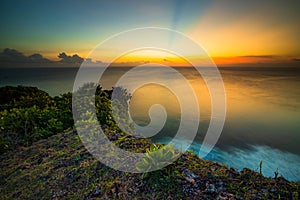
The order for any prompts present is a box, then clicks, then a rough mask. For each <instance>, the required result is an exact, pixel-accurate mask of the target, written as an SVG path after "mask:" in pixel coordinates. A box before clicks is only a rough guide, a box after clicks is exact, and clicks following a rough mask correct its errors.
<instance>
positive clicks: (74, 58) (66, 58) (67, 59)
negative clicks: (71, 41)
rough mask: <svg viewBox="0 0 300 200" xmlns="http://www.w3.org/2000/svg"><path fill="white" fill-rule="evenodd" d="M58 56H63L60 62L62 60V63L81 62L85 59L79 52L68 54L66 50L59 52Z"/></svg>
mask: <svg viewBox="0 0 300 200" xmlns="http://www.w3.org/2000/svg"><path fill="white" fill-rule="evenodd" d="M58 57H59V58H61V60H60V61H59V62H62V63H73V64H75V63H78V64H81V63H82V62H83V61H84V59H83V58H81V57H80V56H78V55H77V54H74V55H72V56H68V55H67V54H66V53H65V52H62V53H60V54H58Z"/></svg>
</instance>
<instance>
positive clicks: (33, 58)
mask: <svg viewBox="0 0 300 200" xmlns="http://www.w3.org/2000/svg"><path fill="white" fill-rule="evenodd" d="M28 58H29V59H30V60H31V62H34V63H51V62H52V61H51V60H49V59H47V58H44V57H43V56H42V55H41V54H38V53H36V54H32V55H30V56H28Z"/></svg>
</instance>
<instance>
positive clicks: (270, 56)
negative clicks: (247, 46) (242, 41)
mask: <svg viewBox="0 0 300 200" xmlns="http://www.w3.org/2000/svg"><path fill="white" fill-rule="evenodd" d="M237 57H241V58H276V57H278V56H274V55H259V56H254V55H248V56H237Z"/></svg>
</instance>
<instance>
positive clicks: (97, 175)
mask: <svg viewBox="0 0 300 200" xmlns="http://www.w3.org/2000/svg"><path fill="white" fill-rule="evenodd" d="M106 133H107V135H108V136H109V138H110V139H111V140H114V141H115V143H116V144H118V145H119V146H123V147H124V146H125V147H126V146H130V148H133V149H135V151H141V152H143V151H145V149H147V148H149V146H150V145H151V142H150V141H149V140H145V139H143V140H137V141H136V142H134V143H132V141H133V140H132V139H133V138H130V137H129V136H128V137H124V136H122V137H120V135H118V134H117V133H114V132H111V131H107V132H106ZM299 194H300V189H299V184H298V183H295V182H289V181H287V180H285V179H284V178H283V177H274V178H266V177H264V176H262V175H261V174H260V173H259V172H255V171H252V170H249V169H243V170H242V171H241V172H238V171H236V170H234V169H232V168H230V169H229V168H227V167H226V166H224V165H221V164H218V163H215V162H211V161H207V160H202V159H200V158H198V157H197V156H195V155H194V154H193V153H191V152H188V153H186V154H183V155H181V156H180V158H179V159H178V160H177V161H176V162H175V163H173V164H171V165H169V166H168V167H166V168H164V169H163V170H159V171H155V172H151V173H149V174H148V176H147V177H145V176H143V175H142V174H132V173H125V172H120V171H116V170H113V169H111V168H109V167H106V166H105V165H103V164H101V163H100V162H99V161H97V160H96V159H95V158H94V157H92V156H91V155H90V154H89V152H88V151H87V150H86V149H85V148H84V146H83V145H82V144H81V141H80V139H79V137H78V136H77V133H76V132H75V131H73V130H69V131H66V132H64V133H61V134H57V135H54V136H52V137H50V138H48V139H45V140H40V141H38V142H36V143H34V144H33V145H31V146H29V147H20V148H18V149H15V150H13V151H10V152H7V153H5V154H3V155H1V156H0V197H1V199H220V200H221V199H224V200H225V199H299Z"/></svg>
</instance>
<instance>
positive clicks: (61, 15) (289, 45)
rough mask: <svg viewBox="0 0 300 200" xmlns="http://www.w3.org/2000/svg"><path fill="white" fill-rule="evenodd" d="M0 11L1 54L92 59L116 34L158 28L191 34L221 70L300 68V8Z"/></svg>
mask: <svg viewBox="0 0 300 200" xmlns="http://www.w3.org/2000/svg"><path fill="white" fill-rule="evenodd" d="M0 10H1V11H0V15H1V19H2V20H1V22H0V23H1V37H0V49H4V48H12V49H16V50H18V51H20V52H23V53H24V54H25V55H30V54H33V53H40V54H42V55H43V56H44V57H46V58H48V59H52V60H57V59H58V58H57V55H58V53H60V52H66V53H68V54H75V53H76V54H78V55H79V56H81V57H86V56H87V55H88V54H89V52H90V51H91V50H92V49H93V48H94V47H95V46H96V45H97V44H99V43H100V42H102V41H103V40H105V39H106V38H108V37H110V36H111V35H113V34H116V33H119V32H121V31H124V30H128V29H132V28H140V27H150V26H151V27H162V28H170V29H173V30H176V31H180V32H182V33H184V34H186V35H187V36H189V37H191V38H192V39H193V40H195V41H196V42H198V43H199V44H200V45H202V47H203V48H204V49H206V51H207V52H208V54H209V55H210V56H212V57H213V59H214V60H215V62H216V63H217V64H231V63H259V62H267V63H276V62H281V63H282V62H283V63H284V62H288V63H289V62H298V61H299V60H300V45H299V44H300V41H299V40H300V39H299V38H300V37H299V36H300V12H299V10H300V1H299V0H298V1H296V0H295V1H282V0H272V1H270V0H252V1H240V0H219V1H214V0H212V1H200V0H194V1H189V0H186V1H180V0H176V1H169V0H166V1H162V0H159V1H157V0H151V1H141V0H127V1H123V0H121V1H101V0H97V1H96V0H88V1H83V0H80V1H79V0H72V1H62V0H51V1H31V0H29V1H23V0H20V1H16V0H11V1H3V2H1V7H0ZM152 56H154V57H155V56H157V55H152ZM105 57H106V56H105V55H103V59H102V60H101V61H104V62H105ZM158 57H159V56H158ZM161 57H163V55H162V56H161ZM130 59H131V60H129V61H138V59H139V58H133V57H131V58H130ZM127 61H128V60H127Z"/></svg>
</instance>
